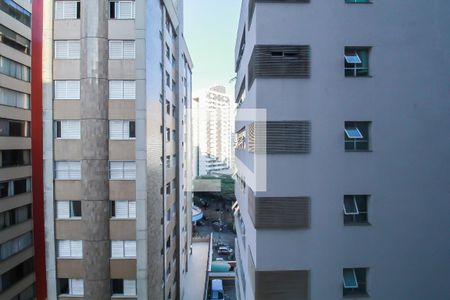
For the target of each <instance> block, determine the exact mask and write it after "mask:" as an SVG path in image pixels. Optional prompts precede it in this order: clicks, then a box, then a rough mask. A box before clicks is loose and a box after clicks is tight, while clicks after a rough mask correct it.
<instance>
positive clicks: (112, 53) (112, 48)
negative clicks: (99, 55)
mask: <svg viewBox="0 0 450 300" xmlns="http://www.w3.org/2000/svg"><path fill="white" fill-rule="evenodd" d="M109 58H110V59H122V58H123V41H109Z"/></svg>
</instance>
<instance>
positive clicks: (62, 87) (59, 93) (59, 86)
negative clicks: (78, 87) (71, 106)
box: [55, 80, 67, 99]
mask: <svg viewBox="0 0 450 300" xmlns="http://www.w3.org/2000/svg"><path fill="white" fill-rule="evenodd" d="M55 99H67V84H66V81H59V80H58V81H55Z"/></svg>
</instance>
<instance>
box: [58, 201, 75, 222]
mask: <svg viewBox="0 0 450 300" xmlns="http://www.w3.org/2000/svg"><path fill="white" fill-rule="evenodd" d="M74 202H75V201H72V200H69V201H56V218H57V219H61V220H64V219H75V220H81V216H80V217H77V216H74V215H73V203H74Z"/></svg>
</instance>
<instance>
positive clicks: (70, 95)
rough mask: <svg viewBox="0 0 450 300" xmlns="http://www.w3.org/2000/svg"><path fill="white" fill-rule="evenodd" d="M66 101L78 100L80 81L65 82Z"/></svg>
mask: <svg viewBox="0 0 450 300" xmlns="http://www.w3.org/2000/svg"><path fill="white" fill-rule="evenodd" d="M67 99H80V81H79V80H73V81H67Z"/></svg>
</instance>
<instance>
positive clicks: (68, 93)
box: [54, 80, 81, 100]
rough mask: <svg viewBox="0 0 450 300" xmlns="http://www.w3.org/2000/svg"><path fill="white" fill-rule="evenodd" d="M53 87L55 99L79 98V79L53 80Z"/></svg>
mask: <svg viewBox="0 0 450 300" xmlns="http://www.w3.org/2000/svg"><path fill="white" fill-rule="evenodd" d="M54 87H55V88H54V98H55V100H67V99H70V100H79V99H80V95H81V90H80V81H79V80H55V82H54ZM72 89H73V90H72Z"/></svg>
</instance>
